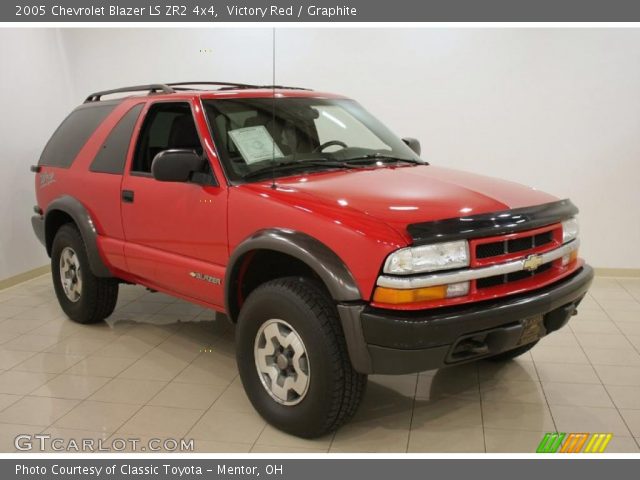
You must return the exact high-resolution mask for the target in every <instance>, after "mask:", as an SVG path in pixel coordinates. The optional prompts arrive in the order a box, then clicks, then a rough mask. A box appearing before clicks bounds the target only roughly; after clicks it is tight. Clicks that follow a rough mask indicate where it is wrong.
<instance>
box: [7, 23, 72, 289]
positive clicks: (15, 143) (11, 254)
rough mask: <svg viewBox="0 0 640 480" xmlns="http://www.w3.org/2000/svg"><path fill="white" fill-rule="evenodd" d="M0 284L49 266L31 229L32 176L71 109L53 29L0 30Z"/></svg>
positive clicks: (64, 73) (64, 69)
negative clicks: (48, 141) (1, 281)
mask: <svg viewBox="0 0 640 480" xmlns="http://www.w3.org/2000/svg"><path fill="white" fill-rule="evenodd" d="M0 106H1V110H0V148H2V159H1V160H0V162H2V163H1V165H2V169H1V170H0V280H2V279H4V278H7V277H11V276H13V275H16V274H19V273H22V272H25V271H28V270H31V269H33V268H36V267H39V266H42V265H44V264H46V263H47V262H48V259H47V256H46V254H45V252H44V249H43V248H42V245H41V244H40V243H39V242H38V240H37V239H36V237H35V235H34V233H33V229H32V228H31V216H32V215H33V210H32V209H33V206H34V205H35V203H36V202H35V193H34V174H33V173H31V172H30V171H29V166H30V165H33V164H35V163H37V162H38V158H39V157H40V152H41V151H42V149H43V147H44V145H45V143H46V142H47V140H49V137H50V136H51V133H52V132H53V130H54V129H55V128H56V127H57V126H58V124H59V123H60V122H61V121H62V119H63V118H64V117H65V116H66V114H67V113H68V112H69V110H70V109H71V108H72V103H71V88H70V86H69V82H68V67H67V65H66V61H65V58H64V54H63V50H62V48H61V45H60V36H59V34H58V32H57V31H56V30H44V29H42V30H30V29H29V30H27V29H6V28H2V29H0Z"/></svg>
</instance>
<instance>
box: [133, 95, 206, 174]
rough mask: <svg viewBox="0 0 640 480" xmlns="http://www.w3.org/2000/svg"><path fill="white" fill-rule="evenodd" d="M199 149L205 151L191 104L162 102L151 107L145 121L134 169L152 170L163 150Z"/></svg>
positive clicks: (146, 171)
mask: <svg viewBox="0 0 640 480" xmlns="http://www.w3.org/2000/svg"><path fill="white" fill-rule="evenodd" d="M174 148H180V149H188V150H195V151H196V152H197V153H198V154H202V144H201V143H200V138H199V137H198V131H197V129H196V124H195V122H194V120H193V115H192V114H191V107H190V106H189V104H188V103H169V102H158V103H156V104H154V105H152V106H151V108H149V111H148V112H147V117H146V118H145V120H144V123H143V125H142V129H141V130H140V136H139V137H138V143H137V145H136V151H135V157H134V159H133V164H132V167H131V171H132V172H138V173H150V172H151V163H152V162H153V159H154V158H155V156H156V155H157V154H158V153H160V152H161V151H163V150H169V149H174Z"/></svg>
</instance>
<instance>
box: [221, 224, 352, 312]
mask: <svg viewBox="0 0 640 480" xmlns="http://www.w3.org/2000/svg"><path fill="white" fill-rule="evenodd" d="M264 252H272V253H273V254H274V255H281V256H286V257H288V258H290V259H294V261H293V262H291V263H292V265H291V266H292V267H295V268H307V269H308V271H309V272H311V273H312V274H313V276H315V277H316V278H317V279H318V280H320V281H321V282H322V284H323V286H324V287H325V288H326V289H327V291H328V293H329V294H330V295H331V297H332V298H333V299H334V300H335V301H338V302H352V301H358V300H361V299H362V295H361V293H360V289H359V288H358V285H357V283H356V281H355V279H354V277H353V275H352V274H351V271H350V270H349V268H348V267H347V266H346V265H345V264H344V262H343V261H342V260H341V259H340V257H338V255H337V254H336V253H335V252H334V251H333V250H331V249H330V248H329V247H328V246H326V245H325V244H324V243H322V242H320V241H319V240H317V239H316V238H314V237H312V236H310V235H307V234H306V233H302V232H297V231H293V230H288V229H276V228H274V229H265V230H260V231H258V232H256V233H255V234H253V235H252V236H251V237H249V238H247V239H246V240H244V241H243V242H241V243H240V244H239V245H238V246H237V247H236V248H235V250H234V251H233V253H232V254H231V257H230V259H229V264H228V266H227V272H226V275H225V293H224V295H225V307H226V311H227V315H228V316H229V319H230V320H231V321H233V322H235V321H236V320H237V318H238V313H239V311H240V307H241V305H242V301H243V298H242V295H241V286H242V285H241V282H242V278H243V276H244V274H245V272H246V270H247V268H248V267H249V266H250V265H251V262H252V261H253V259H254V258H255V256H256V255H259V254H261V253H264ZM274 278H276V277H274Z"/></svg>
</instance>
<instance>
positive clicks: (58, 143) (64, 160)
mask: <svg viewBox="0 0 640 480" xmlns="http://www.w3.org/2000/svg"><path fill="white" fill-rule="evenodd" d="M115 107H116V105H114V104H111V105H95V106H94V105H91V106H80V107H78V108H76V109H75V110H74V111H73V112H71V113H70V114H69V116H68V117H67V118H65V119H64V121H63V122H62V123H61V124H60V126H59V127H58V129H57V130H56V131H55V133H54V134H53V136H52V137H51V139H50V140H49V142H48V143H47V145H46V146H45V147H44V151H43V152H42V155H40V161H39V162H38V165H46V166H51V167H61V168H68V167H70V166H71V164H72V163H73V161H74V160H75V158H76V156H77V155H78V153H79V152H80V150H81V149H82V147H83V146H84V144H85V143H87V140H89V137H90V136H91V134H92V133H93V132H95V131H96V129H97V128H98V126H100V124H101V123H102V122H103V121H104V119H105V118H107V116H108V115H109V114H110V113H111V112H112V111H113V109H114V108H115Z"/></svg>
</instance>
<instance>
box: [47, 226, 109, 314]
mask: <svg viewBox="0 0 640 480" xmlns="http://www.w3.org/2000/svg"><path fill="white" fill-rule="evenodd" d="M51 274H52V277H53V286H54V289H55V292H56V296H57V297H58V302H59V303H60V306H61V307H62V310H64V313H66V314H67V316H68V317H69V318H70V319H71V320H73V321H74V322H78V323H97V322H100V321H102V320H104V319H105V318H107V317H108V316H109V315H111V314H112V313H113V310H114V309H115V307H116V302H117V301H118V281H117V280H115V279H113V278H100V277H96V276H95V275H94V274H93V273H92V272H91V269H90V267H89V259H88V257H87V251H86V247H85V245H84V242H83V240H82V236H81V235H80V232H79V231H78V229H77V228H76V227H75V225H73V224H66V225H63V226H62V227H60V229H59V230H58V232H57V233H56V236H55V238H54V239H53V246H52V248H51Z"/></svg>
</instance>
